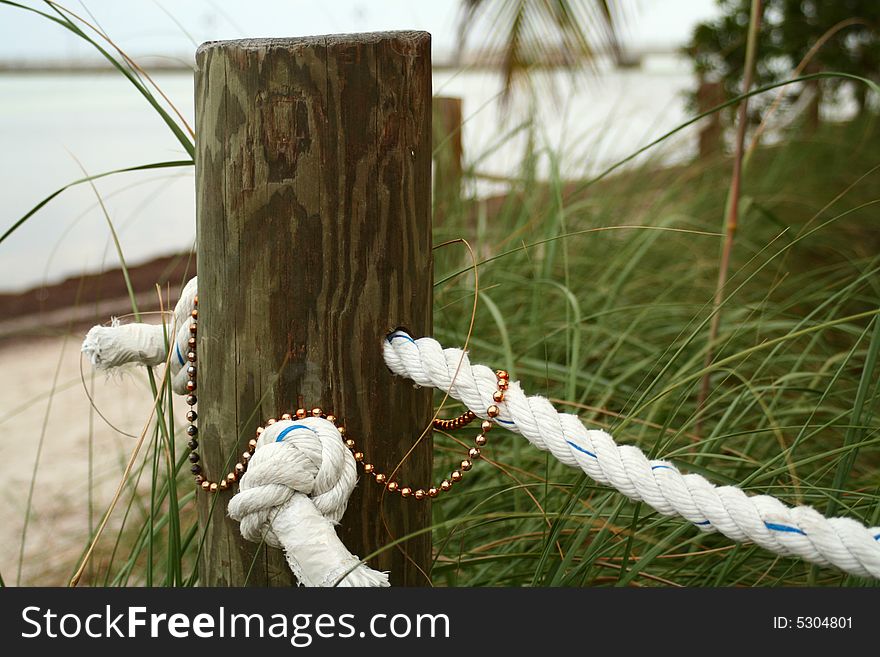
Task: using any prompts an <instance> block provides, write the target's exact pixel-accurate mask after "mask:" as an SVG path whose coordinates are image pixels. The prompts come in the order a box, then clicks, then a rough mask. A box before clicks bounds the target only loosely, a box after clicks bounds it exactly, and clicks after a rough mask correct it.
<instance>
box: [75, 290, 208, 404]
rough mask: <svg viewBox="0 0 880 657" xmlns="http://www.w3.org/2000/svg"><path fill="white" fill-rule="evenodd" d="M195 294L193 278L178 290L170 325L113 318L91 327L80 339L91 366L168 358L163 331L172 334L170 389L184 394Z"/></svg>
mask: <svg viewBox="0 0 880 657" xmlns="http://www.w3.org/2000/svg"><path fill="white" fill-rule="evenodd" d="M196 294H197V289H196V278H195V277H193V278H192V279H191V280H190V281H189V282H188V283H187V284H186V285H185V286H184V288H183V290H181V292H180V299H179V300H178V301H177V305H176V306H175V307H174V317H173V320H172V322H171V324H170V325H164V324H120V323H119V322H118V321H117V320H116V319H115V318H114V319H113V322H112V323H111V325H110V326H93V327H92V328H91V329H89V332H88V333H87V334H86V337H85V340H83V345H82V351H83V353H84V354H85V355H86V356H87V357H88V358H89V360H90V361H91V363H92V365H93V366H94V367H95V368H97V369H99V370H104V371H108V372H109V371H111V370H114V369H117V368H120V367H123V366H124V365H128V364H130V363H134V364H137V365H145V366H146V367H155V366H157V365H161V364H162V363H164V362H165V361H166V359H167V358H168V351H167V342H166V340H165V335H166V332H167V334H168V335H173V336H174V347H173V352H174V353H172V354H171V360H170V361H169V366H170V367H171V372H170V376H171V388H172V390H174V392H175V394H178V395H185V394H186V367H184V365H185V364H186V353H187V352H188V351H189V345H188V344H187V343H188V341H189V337H190V333H189V324H190V321H189V319H190V312H192V309H193V308H194V307H195V298H196Z"/></svg>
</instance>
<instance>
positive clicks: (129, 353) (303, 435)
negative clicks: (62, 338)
mask: <svg viewBox="0 0 880 657" xmlns="http://www.w3.org/2000/svg"><path fill="white" fill-rule="evenodd" d="M196 286H197V282H196V279H195V278H193V279H191V280H190V281H189V283H187V285H186V286H185V287H184V288H183V290H182V291H181V296H180V299H179V300H178V302H177V304H176V306H175V308H174V313H173V323H172V324H171V325H170V326H166V325H161V324H160V325H151V324H140V323H133V324H125V325H120V324H119V323H118V322H117V321H114V322H113V323H112V324H111V326H109V327H106V326H95V327H92V328H91V329H90V330H89V332H88V333H87V334H86V337H85V340H84V341H83V345H82V351H83V353H84V354H86V356H87V357H88V358H89V360H90V361H91V363H92V365H93V366H94V367H95V368H97V369H99V370H103V371H106V372H110V371H112V370H114V369H116V368H119V367H123V366H125V365H128V364H138V365H144V366H147V367H154V366H157V365H159V364H161V363H165V362H168V364H169V376H170V377H171V381H172V389H173V391H174V392H175V393H176V394H179V395H185V394H187V393H188V390H187V388H186V382H187V380H188V379H187V364H188V361H187V359H186V358H185V356H184V354H186V353H187V352H188V351H190V350H191V349H192V348H194V345H193V344H192V342H191V340H192V339H193V336H192V333H191V331H190V317H191V315H192V311H193V310H194V309H195V307H196V301H195V300H196V295H197V287H196ZM166 335H172V336H174V340H173V342H172V343H171V344H170V345H169V344H168V342H167V341H166V339H165V336H166ZM169 348H170V349H171V350H172V353H171V354H170V358H169V354H168V349H169ZM356 483H357V470H356V464H355V460H354V456H352V454H351V452H350V451H349V450H348V448H347V447H346V446H345V442H344V440H343V438H342V434H341V433H340V432H339V429H338V428H337V427H336V426H335V425H334V424H333V423H332V422H330V421H329V420H326V419H324V418H321V417H307V418H302V419H296V420H280V421H278V422H275V423H273V424H271V425H269V426H268V427H266V429H265V430H264V431H263V432H262V433H261V434H260V436H259V438H258V439H257V445H256V449H255V451H254V454H253V456H252V457H251V458H250V460H249V462H248V468H247V471H246V472H245V473H244V474H243V475H242V476H241V479H240V480H239V492H238V493H237V494H236V495H235V496H234V497H233V498H232V500H231V501H230V502H229V506H228V509H227V511H228V513H229V515H230V517H231V518H232V519H233V520H237V521H239V523H240V525H239V527H240V531H241V534H242V536H243V537H244V538H245V539H247V540H249V541H253V542H256V543H262V542H265V543H266V544H267V545H270V546H272V547H275V548H282V549H283V550H284V555H285V558H286V559H287V563H288V565H289V566H290V569H291V570H292V571H293V573H294V575H295V576H296V578H297V579H298V580H299V582H300V584H302V585H303V586H341V587H354V586H365V587H367V586H369V587H386V586H389V582H388V575H387V573H383V572H379V571H376V570H373V569H372V568H369V567H368V566H366V565H365V564H363V563H361V561H360V559H358V557H356V556H355V555H353V554H351V553H350V552H349V551H348V550H347V549H346V547H345V546H344V545H343V543H342V541H341V540H340V539H339V537H338V536H337V535H336V530H335V529H334V526H335V525H336V524H337V523H338V522H339V520H340V519H341V518H342V515H343V514H344V513H345V508H346V505H347V504H348V499H349V497H351V493H352V491H353V490H354V487H355V485H356Z"/></svg>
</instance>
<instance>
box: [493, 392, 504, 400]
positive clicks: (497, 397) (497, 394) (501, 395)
mask: <svg viewBox="0 0 880 657" xmlns="http://www.w3.org/2000/svg"><path fill="white" fill-rule="evenodd" d="M492 399H493V400H495V401H496V402H503V401H504V393H503V392H501V391H500V390H496V391H495V392H493V393H492Z"/></svg>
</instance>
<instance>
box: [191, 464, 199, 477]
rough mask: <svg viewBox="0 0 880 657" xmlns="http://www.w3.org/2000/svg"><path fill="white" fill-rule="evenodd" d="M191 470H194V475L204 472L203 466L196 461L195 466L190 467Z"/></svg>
mask: <svg viewBox="0 0 880 657" xmlns="http://www.w3.org/2000/svg"><path fill="white" fill-rule="evenodd" d="M189 471H190V472H192V473H193V474H194V475H197V474H200V473H201V472H202V466H200V465H199V464H198V463H196V464H194V465H193V467H191V468H190V469H189Z"/></svg>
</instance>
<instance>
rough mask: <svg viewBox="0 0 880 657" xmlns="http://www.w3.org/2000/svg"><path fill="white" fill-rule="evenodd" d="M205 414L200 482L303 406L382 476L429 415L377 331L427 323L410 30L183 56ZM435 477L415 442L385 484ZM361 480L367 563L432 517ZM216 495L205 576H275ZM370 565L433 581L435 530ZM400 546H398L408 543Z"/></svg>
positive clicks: (205, 49) (285, 577) (245, 580)
mask: <svg viewBox="0 0 880 657" xmlns="http://www.w3.org/2000/svg"><path fill="white" fill-rule="evenodd" d="M196 62H197V67H198V69H197V73H196V132H197V137H196V190H197V215H198V224H197V227H198V262H199V318H200V329H199V336H198V338H199V343H198V351H199V390H198V397H199V416H200V417H199V421H200V423H201V429H200V434H201V436H202V440H201V442H202V449H201V453H202V458H203V463H204V467H205V470H206V474H207V476H209V477H210V478H212V479H213V478H215V477H218V476H220V475H221V474H222V473H223V472H226V471H228V470H229V467H230V464H232V463H234V462H235V459H236V457H237V455H238V454H239V453H240V452H241V451H243V449H244V445H245V444H246V443H247V441H248V440H249V439H250V438H251V437H252V436H253V434H254V431H255V429H256V427H257V426H258V425H259V423H260V422H262V421H263V420H264V419H265V418H268V417H273V416H274V417H277V416H278V415H279V414H281V413H282V412H285V411H290V410H292V409H295V408H296V407H297V406H301V405H308V407H311V406H315V405H321V406H322V407H323V408H325V409H328V410H330V411H332V412H333V413H335V414H336V415H337V416H339V417H340V418H341V419H342V421H343V422H344V424H345V426H346V428H347V430H348V432H349V434H350V435H351V436H352V437H353V438H355V439H356V440H357V441H358V444H359V445H361V446H363V447H362V449H363V451H364V452H365V453H366V454H367V456H368V460H370V461H371V462H373V463H375V464H376V467H377V469H379V470H382V471H390V470H392V469H393V468H394V467H395V466H396V465H397V464H398V462H399V461H400V460H401V459H402V458H403V456H404V455H405V454H406V453H407V452H408V451H409V450H410V448H411V447H412V445H413V442H414V441H415V439H416V438H417V437H418V436H419V435H420V434H421V432H422V430H423V429H424V428H425V426H427V425H428V423H429V421H430V417H431V393H430V391H428V390H417V389H414V388H413V386H412V385H411V384H408V383H407V382H404V381H402V380H399V379H396V380H395V379H394V378H393V377H392V376H391V374H390V373H389V371H388V370H387V369H386V367H385V365H384V363H383V361H382V350H381V342H382V339H383V337H384V336H385V334H386V333H387V332H388V331H389V330H391V329H394V328H396V327H397V326H404V327H406V328H408V329H409V330H410V331H411V332H412V333H414V334H416V335H421V334H430V332H431V304H432V278H433V273H432V270H433V264H432V256H431V219H430V205H431V203H430V198H431V197H430V195H431V55H430V35H428V34H427V33H424V32H390V33H376V34H355V35H333V36H321V37H307V38H296V39H267V40H243V41H224V42H212V43H206V44H204V45H203V46H201V47H200V48H199V50H198V53H197V55H196ZM430 475H431V440H430V435H428V436H427V437H426V438H425V439H424V440H423V441H422V442H421V443H420V444H419V445H418V446H417V448H416V449H415V450H413V452H412V453H411V454H410V456H409V458H408V459H407V460H406V462H405V464H404V465H403V467H402V468H401V470H400V474H399V477H398V478H399V479H400V480H401V481H406V482H425V483H427V482H428V481H429V480H430ZM381 493H382V489H381V488H380V487H379V486H377V485H376V484H375V482H374V481H373V480H372V479H371V478H369V477H368V478H362V479H361V482H360V483H359V484H358V487H357V489H356V491H355V494H354V495H353V496H352V498H351V501H350V503H349V506H348V511H347V512H346V514H345V517H344V518H343V520H342V523H341V526H340V528H339V531H340V535H341V536H342V538H343V540H344V542H345V543H346V545H347V546H348V547H349V549H351V550H352V551H353V552H355V553H356V554H359V555H360V556H366V554H369V553H371V552H373V551H374V550H376V549H377V548H379V547H382V546H384V545H386V544H388V543H389V542H390V541H391V540H393V539H395V538H399V537H401V536H404V535H406V534H407V533H410V532H413V531H416V530H419V529H423V528H425V527H427V526H428V525H429V524H430V506H429V504H427V503H425V502H418V503H416V502H415V501H411V500H405V501H404V500H400V499H399V498H390V497H386V498H385V499H384V500H383V499H382V495H381ZM229 496H230V493H225V494H222V495H219V496H216V497H208V496H207V495H203V494H202V493H201V492H200V493H199V498H200V499H199V509H200V518H201V521H202V527H203V528H204V530H205V531H206V532H207V533H206V536H205V541H204V547H203V550H202V556H203V558H202V560H201V569H200V573H201V583H202V584H203V585H231V586H241V585H245V584H247V585H262V586H266V585H269V586H274V585H289V584H291V583H292V582H293V579H292V575H291V573H290V571H289V569H288V568H287V565H286V563H285V562H284V559H283V556H282V555H281V553H280V552H278V551H276V550H272V549H269V548H266V547H265V546H257V545H255V544H252V543H247V542H245V541H243V540H242V539H241V537H240V536H239V533H238V528H237V524H236V523H234V522H233V521H231V520H229V519H228V518H227V517H226V514H225V509H226V503H227V502H228V498H229ZM402 548H403V549H398V548H389V549H388V550H386V551H385V552H383V553H382V554H381V555H379V556H378V557H376V558H375V559H372V560H371V562H370V563H371V565H372V566H373V567H376V568H379V569H388V570H390V571H391V579H392V583H394V584H396V585H424V584H426V583H427V580H426V579H425V576H424V575H423V574H422V573H421V572H420V569H423V570H427V568H428V565H429V562H430V535H429V534H423V535H421V536H420V537H418V538H416V539H413V540H410V541H409V542H407V543H406V544H405V545H403V546H402ZM404 550H405V553H404Z"/></svg>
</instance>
